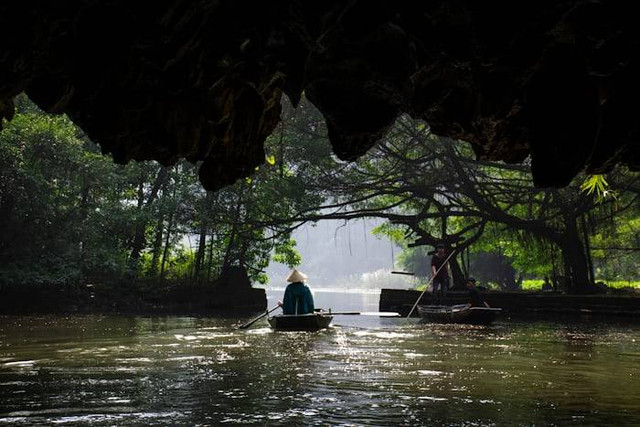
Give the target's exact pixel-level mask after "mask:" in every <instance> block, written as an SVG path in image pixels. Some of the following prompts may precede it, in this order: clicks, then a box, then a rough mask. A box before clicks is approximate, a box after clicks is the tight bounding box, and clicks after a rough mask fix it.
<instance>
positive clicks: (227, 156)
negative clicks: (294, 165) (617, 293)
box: [0, 0, 640, 189]
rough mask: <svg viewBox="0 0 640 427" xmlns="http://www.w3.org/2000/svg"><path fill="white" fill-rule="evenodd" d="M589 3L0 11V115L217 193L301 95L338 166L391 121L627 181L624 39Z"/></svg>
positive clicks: (539, 168)
mask: <svg viewBox="0 0 640 427" xmlns="http://www.w3.org/2000/svg"><path fill="white" fill-rule="evenodd" d="M630 7H631V6H630V3H628V2H627V3H624V2H598V1H530V0H526V1H521V2H489V3H487V2H474V1H464V0H463V1H446V2H445V1H432V2H424V1H423V2H411V1H406V2H403V1H364V0H353V1H330V0H324V1H305V0H280V1H276V0H272V1H262V2H255V1H248V0H218V1H187V0H163V1H157V2H153V3H147V2H135V1H125V0H110V1H106V0H105V1H96V0H70V1H65V2H52V1H35V0H24V1H20V2H17V1H7V2H3V3H2V5H0V39H1V40H2V45H3V48H2V50H1V51H0V117H1V118H5V119H10V118H11V116H12V114H13V101H12V100H13V98H14V97H15V96H16V95H17V94H19V93H21V92H26V94H27V95H28V96H29V97H30V98H31V99H32V100H34V101H35V102H36V103H37V104H38V105H39V106H40V107H41V108H42V109H44V110H45V111H48V112H53V113H66V114H68V115H69V117H70V118H71V119H72V120H73V121H74V122H76V123H77V124H78V125H79V126H80V127H82V129H83V130H84V131H85V132H87V134H88V135H89V136H90V137H91V138H92V139H93V140H94V141H96V142H98V143H99V144H100V145H101V147H102V149H103V151H104V152H105V153H111V154H112V155H113V157H114V159H115V161H116V162H119V163H124V162H128V161H130V160H132V159H133V160H146V159H155V160H157V161H159V162H161V163H163V164H166V165H168V164H171V163H173V162H175V161H177V159H179V158H181V157H185V158H187V159H188V160H190V161H193V162H198V161H202V164H201V167H200V172H199V174H200V180H201V182H202V183H203V185H204V186H205V188H207V189H218V188H221V187H223V186H225V185H227V184H230V183H232V182H234V181H235V180H236V179H238V178H240V177H244V176H247V175H249V174H250V173H251V172H252V171H253V170H254V168H255V167H256V166H257V165H259V164H261V163H262V162H263V161H264V151H263V142H264V140H265V138H266V137H267V136H268V135H269V134H270V133H271V132H272V131H273V130H274V128H275V127H276V125H277V124H278V122H279V115H280V100H281V97H282V96H283V94H284V95H286V96H288V97H289V98H290V99H291V101H292V102H293V103H294V104H295V103H297V102H298V101H299V99H300V97H301V95H302V93H303V92H304V94H305V96H306V97H307V98H308V99H309V100H310V101H311V102H312V103H314V104H315V106H316V107H318V108H319V109H320V111H321V112H322V113H323V115H324V116H325V118H326V120H327V125H328V129H329V136H330V139H331V143H332V145H333V149H334V152H335V153H336V155H338V156H339V157H340V158H341V159H345V160H353V159H356V158H357V157H358V156H359V155H361V154H363V153H364V152H366V150H368V149H369V148H370V147H371V146H372V145H373V144H374V143H375V142H376V141H377V140H378V139H379V138H380V137H381V136H383V135H384V133H385V131H386V130H387V129H388V127H389V126H390V125H391V124H392V123H393V121H394V120H395V118H396V117H397V116H398V115H399V114H402V113H408V114H410V115H411V116H412V117H414V118H419V119H424V120H425V121H426V122H428V123H429V125H430V126H431V128H432V130H433V132H434V133H437V134H439V135H442V136H449V137H453V138H459V139H463V140H465V141H467V142H469V143H470V144H471V145H472V147H473V148H474V150H475V152H476V154H477V156H478V157H479V158H483V159H500V160H504V161H506V162H521V161H523V160H524V159H525V158H526V157H527V156H529V155H530V156H531V162H532V169H533V177H534V180H535V183H536V184H537V185H539V186H562V185H566V184H567V183H568V182H569V181H570V180H571V179H572V177H573V176H575V174H577V173H578V172H579V171H581V170H583V169H585V168H586V170H587V171H588V172H594V173H597V172H603V171H606V170H608V169H610V168H611V167H612V166H613V165H615V164H625V165H627V166H629V167H630V168H631V169H633V170H639V169H640V153H639V152H640V149H639V144H638V139H639V129H638V123H640V120H638V119H639V118H640V114H639V113H640V107H639V104H638V102H637V100H638V95H640V84H639V83H638V80H637V76H638V75H640V61H639V59H640V34H639V33H640V30H639V28H640V27H639V26H638V25H637V23H636V22H635V21H636V19H635V15H634V14H633V13H631V12H630Z"/></svg>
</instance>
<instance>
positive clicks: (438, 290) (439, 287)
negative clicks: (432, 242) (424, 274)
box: [431, 243, 449, 301]
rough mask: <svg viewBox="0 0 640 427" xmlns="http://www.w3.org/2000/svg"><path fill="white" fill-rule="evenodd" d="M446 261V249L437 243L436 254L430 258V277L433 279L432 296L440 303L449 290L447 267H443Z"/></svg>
mask: <svg viewBox="0 0 640 427" xmlns="http://www.w3.org/2000/svg"><path fill="white" fill-rule="evenodd" d="M446 260H447V254H446V247H445V246H444V245H443V244H442V243H439V244H438V245H437V246H436V253H435V254H434V255H433V257H432V258H431V277H433V280H432V283H433V296H434V297H435V298H436V299H438V300H440V301H441V300H442V299H443V298H445V297H446V296H447V291H448V290H449V271H448V266H447V265H444V264H445V261H446ZM436 273H437V274H436Z"/></svg>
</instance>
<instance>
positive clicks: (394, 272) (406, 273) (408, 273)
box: [391, 271, 416, 276]
mask: <svg viewBox="0 0 640 427" xmlns="http://www.w3.org/2000/svg"><path fill="white" fill-rule="evenodd" d="M391 274H404V275H405V276H415V275H416V273H410V272H408V271H392V272H391Z"/></svg>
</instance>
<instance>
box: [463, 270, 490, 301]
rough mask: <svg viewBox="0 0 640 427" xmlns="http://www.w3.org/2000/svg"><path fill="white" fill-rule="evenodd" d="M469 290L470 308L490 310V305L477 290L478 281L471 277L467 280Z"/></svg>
mask: <svg viewBox="0 0 640 427" xmlns="http://www.w3.org/2000/svg"><path fill="white" fill-rule="evenodd" d="M467 289H469V303H468V304H467V306H468V307H487V308H489V304H487V303H486V301H485V300H484V299H483V298H482V295H480V291H478V289H477V288H476V279H474V278H473V277H469V278H468V279H467Z"/></svg>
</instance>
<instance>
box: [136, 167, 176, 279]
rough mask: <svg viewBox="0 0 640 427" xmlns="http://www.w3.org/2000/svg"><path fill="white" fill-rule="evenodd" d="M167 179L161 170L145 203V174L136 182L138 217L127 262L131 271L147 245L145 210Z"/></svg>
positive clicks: (164, 170) (165, 171)
mask: <svg viewBox="0 0 640 427" xmlns="http://www.w3.org/2000/svg"><path fill="white" fill-rule="evenodd" d="M168 179H169V173H168V170H167V168H161V169H160V171H159V172H158V175H157V176H156V179H155V181H154V183H153V186H152V187H151V191H150V192H149V196H148V197H147V200H146V201H145V197H144V182H145V174H144V173H141V174H140V181H139V182H138V212H139V217H138V220H137V221H136V231H135V235H134V237H133V243H132V244H131V255H130V256H129V262H130V265H131V269H132V270H133V271H137V270H138V261H139V260H140V254H141V253H142V250H143V249H144V248H145V246H146V244H147V239H146V231H147V219H146V218H145V215H146V211H147V209H148V208H149V207H150V206H151V204H152V203H153V202H154V201H155V200H156V198H157V197H158V193H159V192H160V189H161V188H166V185H167V182H168Z"/></svg>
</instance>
